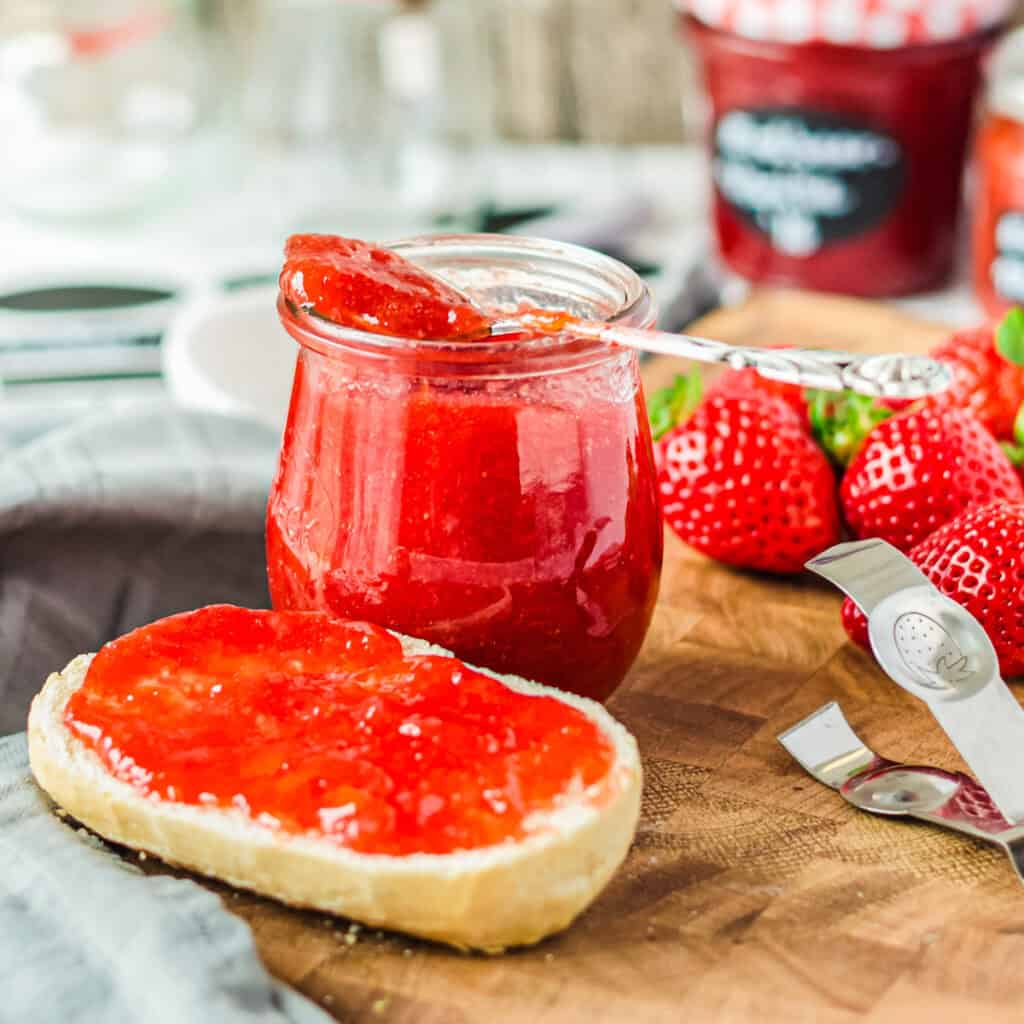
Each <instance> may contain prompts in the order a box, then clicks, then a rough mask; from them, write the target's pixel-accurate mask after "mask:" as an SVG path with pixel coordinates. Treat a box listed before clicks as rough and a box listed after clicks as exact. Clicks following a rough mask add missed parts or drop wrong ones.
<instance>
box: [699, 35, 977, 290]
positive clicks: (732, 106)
mask: <svg viewBox="0 0 1024 1024" xmlns="http://www.w3.org/2000/svg"><path fill="white" fill-rule="evenodd" d="M686 25H687V28H688V30H689V34H690V36H691V37H692V38H693V39H694V40H695V42H696V43H697V46H698V49H699V51H700V55H701V58H702V64H703V68H704V79H705V83H706V87H707V92H708V95H709V98H710V101H711V107H712V115H713V116H712V126H711V132H710V145H711V146H712V148H714V149H715V153H714V157H713V161H712V162H713V174H714V177H715V181H716V186H715V193H714V219H715V228H716V234H717V238H718V247H719V251H720V253H721V255H722V257H723V259H724V260H725V262H726V263H727V264H728V265H729V266H730V267H731V268H732V269H733V270H735V271H737V272H738V273H739V274H741V275H743V276H744V277H747V278H749V279H752V280H756V281H771V282H778V283H783V284H793V285H798V286H801V287H806V288H814V289H818V290H822V291H834V292H843V293H847V294H853V295H864V296H884V295H899V294H907V293H911V292H915V291H920V290H922V289H924V288H926V287H928V286H931V285H935V284H937V283H939V282H941V281H943V280H944V279H945V278H946V277H948V276H949V274H950V273H951V271H952V265H953V255H954V242H955V236H956V227H957V221H958V215H959V209H960V189H961V180H962V175H963V167H964V162H965V154H966V147H967V141H968V134H969V129H970V125H971V117H972V112H973V102H974V98H975V95H976V93H977V89H978V85H979V82H980V63H981V60H982V57H983V56H984V53H985V51H986V48H987V45H988V44H989V43H990V42H991V36H981V35H979V36H972V37H969V38H964V39H960V40H956V41H953V42H948V43H936V44H919V45H916V46H909V47H904V48H902V49H867V48H857V47H843V46H834V45H828V44H824V43H809V44H801V45H790V44H784V43H773V42H767V41H757V40H748V39H742V38H740V37H738V36H734V35H731V34H730V33H728V32H724V31H720V30H717V29H714V28H710V27H708V26H706V25H703V24H701V23H700V22H697V21H695V20H693V19H686ZM936 111H941V112H942V114H941V116H936ZM730 115H739V118H740V123H742V124H743V125H744V131H743V132H736V133H734V135H733V137H732V141H733V142H734V143H735V144H736V150H735V152H736V153H738V154H739V155H738V157H737V159H736V162H735V165H734V166H733V167H732V168H731V170H730V169H728V162H726V163H725V164H723V162H722V159H721V157H722V153H721V151H720V150H719V148H718V140H719V134H718V130H719V126H720V125H722V124H723V123H724V119H725V118H727V117H729V116H730ZM757 122H761V128H760V130H759V132H758V133H757V134H756V135H755V133H754V131H753V130H752V126H753V125H755V124H756V123H757ZM735 123H736V122H735V121H734V124H735ZM797 133H801V134H799V137H798V135H797ZM789 143H792V145H789ZM882 150H886V151H887V153H886V154H885V156H884V158H881V157H880V154H881V152H882ZM783 151H785V152H792V153H794V154H795V159H796V163H788V162H787V160H786V159H785V157H783V156H781V155H780V153H782V152H783ZM876 158H878V159H879V164H878V166H877V167H876V168H875V169H874V171H873V172H872V171H870V170H869V171H868V172H867V173H865V168H866V166H867V165H866V164H865V161H871V160H874V159H876ZM723 168H725V169H723ZM730 173H731V174H732V175H733V177H732V185H731V186H726V187H725V188H724V187H723V184H722V183H723V180H724V175H726V174H730ZM729 187H732V188H733V193H732V194H733V195H734V196H736V195H743V196H746V197H747V198H749V207H744V206H743V204H742V203H737V202H735V201H730V200H729V199H727V198H726V196H725V194H724V192H725V190H726V188H729ZM752 211H756V216H755V215H753V213H752Z"/></svg>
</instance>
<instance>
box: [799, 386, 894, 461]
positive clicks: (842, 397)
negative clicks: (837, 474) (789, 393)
mask: <svg viewBox="0 0 1024 1024" xmlns="http://www.w3.org/2000/svg"><path fill="white" fill-rule="evenodd" d="M807 413H808V417H809V419H810V423H811V433H812V434H813V435H814V438H815V440H816V441H817V442H818V444H819V446H820V447H821V448H822V449H823V450H824V452H825V454H826V455H827V456H828V457H829V458H830V459H831V460H832V461H833V462H834V463H835V464H836V465H837V466H839V467H841V468H845V467H846V466H848V465H849V464H850V462H851V461H852V460H853V457H854V456H855V455H856V454H857V452H858V451H859V450H860V446H861V445H862V444H863V443H864V439H865V438H866V437H867V436H868V434H870V433H871V431H872V430H874V429H875V427H877V426H878V424H879V423H881V422H882V421H883V420H887V419H888V418H889V417H890V416H892V415H893V410H892V409H886V408H885V406H882V405H878V404H877V402H876V401H875V399H873V398H870V397H868V396H867V395H858V394H856V393H855V392H853V391H840V392H836V391H808V392H807Z"/></svg>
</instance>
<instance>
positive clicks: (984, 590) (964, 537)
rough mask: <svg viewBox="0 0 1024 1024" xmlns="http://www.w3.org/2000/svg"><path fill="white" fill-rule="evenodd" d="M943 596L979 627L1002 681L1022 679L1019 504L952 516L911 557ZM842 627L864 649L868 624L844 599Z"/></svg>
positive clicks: (1023, 557)
mask: <svg viewBox="0 0 1024 1024" xmlns="http://www.w3.org/2000/svg"><path fill="white" fill-rule="evenodd" d="M910 558H911V560H912V561H913V562H914V563H915V564H916V565H917V566H918V567H919V568H920V569H921V571H922V572H923V573H924V574H925V576H927V577H928V579H930V580H931V581H932V583H934V584H935V585H936V586H937V587H938V588H939V590H941V591H942V592H943V593H944V594H945V595H946V596H947V597H951V598H952V599H953V600H954V601H956V602H957V603H958V604H962V605H963V606H964V607H965V608H966V609H967V610H968V611H969V612H970V613H971V614H972V615H974V616H975V617H976V618H977V620H978V621H979V622H980V623H981V624H982V626H984V628H985V632H986V633H988V635H989V638H990V639H991V640H992V643H993V644H994V645H995V649H996V654H997V655H998V657H999V667H1000V668H1001V670H1002V673H1003V675H1004V676H1019V675H1022V674H1024V503H1021V502H1006V501H997V502H994V503H992V504H990V505H985V506H982V507H981V508H975V509H972V510H971V511H969V512H964V513H963V514H961V515H959V516H957V517H956V518H955V519H953V520H951V521H950V522H948V523H946V525H945V526H940V527H939V529H937V530H936V531H935V532H934V533H933V534H931V535H930V536H929V537H926V538H925V539H924V540H923V541H921V543H920V544H918V545H917V546H916V547H915V548H914V549H913V550H912V551H911V552H910ZM843 626H844V627H845V628H846V632H847V633H848V634H849V636H850V639H851V640H853V641H854V643H857V644H860V646H861V647H868V628H867V621H866V620H865V618H864V615H863V613H862V612H861V611H860V609H859V608H858V607H857V606H856V605H855V604H854V603H853V602H852V601H851V600H850V599H849V598H847V599H846V601H845V602H844V603H843Z"/></svg>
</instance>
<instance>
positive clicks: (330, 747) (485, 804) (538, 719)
mask: <svg viewBox="0 0 1024 1024" xmlns="http://www.w3.org/2000/svg"><path fill="white" fill-rule="evenodd" d="M65 724H66V725H67V728H68V729H69V730H70V731H71V732H72V733H73V734H74V735H75V736H76V737H78V739H80V740H81V741H82V742H83V743H84V744H86V745H87V746H88V747H90V748H91V749H92V750H93V751H95V753H96V754H97V755H98V756H99V757H100V759H101V760H102V761H103V763H104V765H105V766H106V768H107V770H108V771H109V772H110V773H111V774H112V775H114V776H115V777H116V778H119V779H121V780H122V781H124V782H127V783H129V784H130V785H132V786H133V787H134V788H135V789H136V790H137V791H138V792H139V793H140V794H142V795H145V796H149V797H151V798H152V799H157V800H168V801H174V802H176V803H184V804H198V805H208V806H213V807H218V808H222V809H231V808H237V809H239V810H240V811H241V812H243V813H245V814H247V815H248V816H250V817H251V818H252V819H254V820H256V821H258V822H260V823H262V824H264V825H266V826H268V827H270V828H273V829H279V830H281V831H284V832H289V833H296V834H306V833H313V834H316V835H317V836H323V837H327V838H330V839H332V840H333V841H335V842H336V843H338V845H340V846H344V847H348V848H350V849H352V850H357V851H359V852H362V853H379V854H392V855H404V854H410V853H438V854H440V853H451V852H454V851H457V850H467V849H474V848H478V847H484V846H491V845H493V844H497V843H501V842H504V841H507V840H515V839H518V838H522V837H523V836H524V835H526V834H528V832H529V831H530V827H529V824H530V823H529V822H528V818H529V817H530V816H531V815H534V814H536V813H543V812H545V811H550V810H552V809H554V808H555V807H557V806H558V804H559V800H560V797H562V796H563V795H565V794H574V795H577V796H578V795H580V794H582V792H583V791H584V790H585V789H586V788H587V787H589V786H592V785H598V784H600V783H602V782H603V781H604V780H605V779H606V778H607V776H608V773H609V771H610V769H611V767H612V764H613V762H614V750H613V748H612V745H611V743H610V742H609V740H608V739H607V737H606V736H605V735H604V734H603V733H602V732H601V730H600V729H599V728H598V727H597V726H596V725H595V724H594V723H593V722H592V721H591V720H590V719H589V718H588V717H587V716H586V715H585V714H583V713H582V712H581V711H579V710H577V709H576V708H573V707H570V706H568V705H567V704H565V703H563V702H562V701H560V700H556V699H554V698H552V697H548V696H529V695H526V694H522V693H518V692H515V691H513V690H511V689H509V688H508V687H506V686H504V685H503V684H502V683H499V682H498V681H496V680H495V679H493V678H492V677H490V676H487V675H484V674H483V673H481V672H477V671H474V670H473V669H470V668H468V667H467V666H466V665H464V664H463V663H462V662H460V661H458V660H456V659H455V658H448V657H439V656H406V655H404V654H403V651H402V646H401V644H400V643H399V641H398V640H397V639H396V638H395V637H394V636H393V635H392V634H390V633H388V632H387V631H386V630H384V629H381V628H379V627H377V626H372V625H367V624H364V623H358V622H344V621H341V620H338V619H333V618H331V617H330V616H328V615H326V614H322V613H317V612H269V611H249V610H245V609H241V608H235V607H231V606H227V605H218V606H213V607H209V608H203V609H200V610H199V611H195V612H187V613H184V614H181V615H175V616H172V617H170V618H167V619H162V620H160V621H159V622H155V623H153V624H152V625H149V626H145V627H143V628H142V629H138V630H135V631H134V632H132V633H128V634H127V635H126V636H123V637H121V638H120V639H119V640H115V641H114V642H112V643H110V644H107V646H105V647H104V648H103V649H102V650H101V651H100V652H99V653H98V654H97V655H96V657H95V658H94V659H93V661H92V664H91V665H90V667H89V670H88V673H87V675H86V678H85V681H84V683H83V684H82V686H81V687H80V688H79V689H78V690H77V691H76V692H75V693H74V694H73V695H72V697H71V699H70V700H69V701H68V704H67V708H66V711H65ZM593 802H594V803H598V804H599V803H600V802H601V791H600V789H599V790H598V791H597V792H596V794H595V795H594V800H593Z"/></svg>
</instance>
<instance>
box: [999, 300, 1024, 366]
mask: <svg viewBox="0 0 1024 1024" xmlns="http://www.w3.org/2000/svg"><path fill="white" fill-rule="evenodd" d="M996 350H997V351H998V352H999V354H1000V355H1001V356H1002V357H1003V358H1004V359H1005V360H1006V361H1007V362H1010V363H1014V364H1015V365H1017V366H1024V309H1021V308H1020V307H1019V306H1014V308H1013V309H1011V310H1010V311H1009V312H1008V313H1007V314H1006V316H1004V317H1003V322H1002V323H1001V324H1000V325H999V326H998V327H997V328H996Z"/></svg>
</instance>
